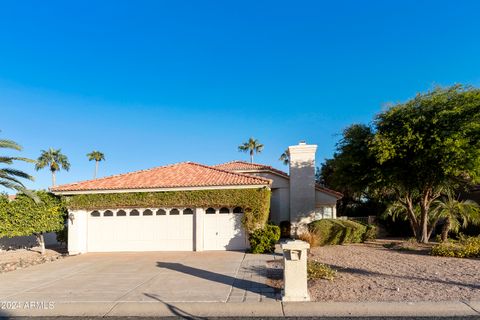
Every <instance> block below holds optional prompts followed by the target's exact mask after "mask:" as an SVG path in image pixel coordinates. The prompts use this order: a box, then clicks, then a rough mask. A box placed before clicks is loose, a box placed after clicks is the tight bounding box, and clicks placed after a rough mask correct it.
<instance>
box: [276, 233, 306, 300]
mask: <svg viewBox="0 0 480 320" xmlns="http://www.w3.org/2000/svg"><path fill="white" fill-rule="evenodd" d="M308 248H310V245H309V244H308V243H307V242H305V241H300V240H294V241H287V242H285V243H283V244H282V251H283V262H284V269H283V287H284V289H283V292H282V301H310V295H309V294H308V286H307V275H308V274H307V249H308Z"/></svg>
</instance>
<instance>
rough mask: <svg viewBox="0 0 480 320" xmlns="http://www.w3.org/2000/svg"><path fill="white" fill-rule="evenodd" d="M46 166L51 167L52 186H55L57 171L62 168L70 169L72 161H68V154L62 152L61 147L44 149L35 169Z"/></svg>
mask: <svg viewBox="0 0 480 320" xmlns="http://www.w3.org/2000/svg"><path fill="white" fill-rule="evenodd" d="M45 167H49V169H50V172H51V173H52V187H55V185H56V173H57V171H60V169H64V170H66V171H68V170H70V163H69V162H68V158H67V156H66V155H64V154H62V152H61V149H53V148H50V149H48V150H42V153H41V154H40V157H38V159H37V163H36V164H35V170H37V171H38V170H40V169H43V168H45Z"/></svg>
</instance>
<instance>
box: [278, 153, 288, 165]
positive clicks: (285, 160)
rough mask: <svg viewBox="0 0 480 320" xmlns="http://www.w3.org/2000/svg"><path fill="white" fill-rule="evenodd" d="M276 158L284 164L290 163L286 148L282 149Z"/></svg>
mask: <svg viewBox="0 0 480 320" xmlns="http://www.w3.org/2000/svg"><path fill="white" fill-rule="evenodd" d="M278 160H280V161H282V163H283V164H284V165H286V166H287V165H288V164H289V163H290V154H289V153H288V149H285V151H283V153H282V154H281V155H280V158H279V159H278Z"/></svg>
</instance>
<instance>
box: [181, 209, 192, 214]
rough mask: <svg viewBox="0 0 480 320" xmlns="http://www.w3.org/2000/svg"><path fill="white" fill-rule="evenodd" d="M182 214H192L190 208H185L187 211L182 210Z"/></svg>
mask: <svg viewBox="0 0 480 320" xmlns="http://www.w3.org/2000/svg"><path fill="white" fill-rule="evenodd" d="M183 214H184V215H185V214H193V210H192V209H190V208H187V209H185V210H183Z"/></svg>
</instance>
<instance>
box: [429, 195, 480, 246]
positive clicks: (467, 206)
mask: <svg viewBox="0 0 480 320" xmlns="http://www.w3.org/2000/svg"><path fill="white" fill-rule="evenodd" d="M433 210H435V211H434V212H435V213H436V214H437V215H438V216H439V217H441V218H445V223H444V224H443V227H442V234H441V238H442V241H443V242H445V241H447V239H448V233H449V232H450V230H452V231H455V232H456V231H458V229H460V226H463V227H466V226H468V224H469V223H473V224H480V206H479V205H478V204H477V203H476V202H475V201H472V200H459V199H456V198H455V197H454V196H453V195H452V194H451V193H448V194H447V195H446V196H445V197H443V198H441V199H438V200H436V201H435V202H434V203H433Z"/></svg>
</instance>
